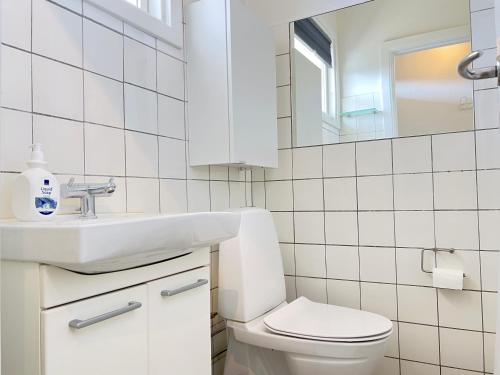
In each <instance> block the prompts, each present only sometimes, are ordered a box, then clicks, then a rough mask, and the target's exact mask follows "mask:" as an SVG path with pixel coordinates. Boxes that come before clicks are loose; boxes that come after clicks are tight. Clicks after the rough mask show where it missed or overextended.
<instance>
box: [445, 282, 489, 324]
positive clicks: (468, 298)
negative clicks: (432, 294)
mask: <svg viewBox="0 0 500 375" xmlns="http://www.w3.org/2000/svg"><path fill="white" fill-rule="evenodd" d="M438 297H439V325H440V326H442V327H449V328H459V329H468V330H474V331H482V329H483V322H482V319H483V317H482V311H481V309H482V306H481V292H472V291H467V290H461V291H455V290H444V289H440V290H438Z"/></svg>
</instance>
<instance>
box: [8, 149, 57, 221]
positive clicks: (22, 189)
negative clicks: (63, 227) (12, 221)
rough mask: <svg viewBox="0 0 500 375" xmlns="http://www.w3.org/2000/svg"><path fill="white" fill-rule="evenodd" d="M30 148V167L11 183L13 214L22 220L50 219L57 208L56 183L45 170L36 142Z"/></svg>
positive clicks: (42, 157)
mask: <svg viewBox="0 0 500 375" xmlns="http://www.w3.org/2000/svg"><path fill="white" fill-rule="evenodd" d="M30 148H31V158H30V160H28V162H27V164H28V167H29V168H28V169H27V170H26V171H24V172H23V173H21V174H20V175H19V176H18V177H17V178H16V180H15V181H14V186H13V191H12V211H13V213H14V216H15V217H16V218H17V219H18V220H22V221H44V220H50V219H51V218H53V217H54V216H55V215H56V214H57V211H58V209H59V183H58V182H57V180H56V178H55V177H54V175H53V174H52V173H50V172H49V171H47V170H46V169H45V166H46V165H47V162H46V161H45V159H44V155H43V151H42V145H41V144H40V143H35V144H33V145H31V146H30Z"/></svg>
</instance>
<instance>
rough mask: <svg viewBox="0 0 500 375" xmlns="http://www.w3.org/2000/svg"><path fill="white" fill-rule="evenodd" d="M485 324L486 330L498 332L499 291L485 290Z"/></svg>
mask: <svg viewBox="0 0 500 375" xmlns="http://www.w3.org/2000/svg"><path fill="white" fill-rule="evenodd" d="M483 324H484V330H485V331H486V332H492V333H495V332H496V330H497V293H488V292H483Z"/></svg>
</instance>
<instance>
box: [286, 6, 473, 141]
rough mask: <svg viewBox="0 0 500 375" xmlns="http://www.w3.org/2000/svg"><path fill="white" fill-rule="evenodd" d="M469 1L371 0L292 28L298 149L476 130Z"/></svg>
mask: <svg viewBox="0 0 500 375" xmlns="http://www.w3.org/2000/svg"><path fill="white" fill-rule="evenodd" d="M469 17H470V16H469V1H468V0H419V1H415V0H373V1H370V2H367V3H363V4H360V5H356V6H352V7H349V8H345V9H341V10H338V11H334V12H330V13H326V14H322V15H318V16H315V17H310V18H307V19H304V20H300V21H295V22H293V23H292V24H291V30H292V32H291V41H290V42H291V54H290V59H291V69H292V88H291V89H292V102H293V106H292V108H293V112H292V117H293V132H292V134H293V143H294V146H295V147H297V146H310V145H320V144H330V143H342V142H352V141H360V140H370V139H382V138H392V137H401V136H412V135H424V134H436V133H444V132H454V131H463V130H471V129H473V128H474V120H473V116H474V114H473V84H472V82H471V81H468V80H465V79H463V78H461V77H460V76H459V75H458V73H457V65H458V63H459V61H460V60H461V59H462V58H463V57H465V56H466V55H467V54H469V53H470V49H471V47H470V25H469Z"/></svg>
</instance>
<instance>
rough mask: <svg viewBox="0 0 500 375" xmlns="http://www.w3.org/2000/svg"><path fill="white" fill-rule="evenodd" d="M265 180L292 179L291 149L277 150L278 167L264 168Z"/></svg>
mask: <svg viewBox="0 0 500 375" xmlns="http://www.w3.org/2000/svg"><path fill="white" fill-rule="evenodd" d="M265 179H266V181H272V180H291V179H292V150H290V149H289V150H278V168H266V169H265Z"/></svg>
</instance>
